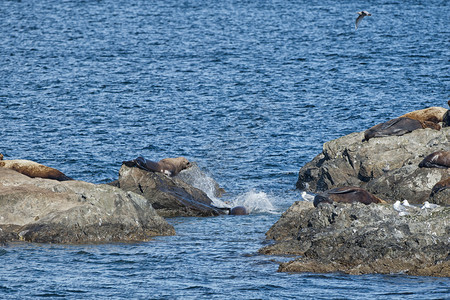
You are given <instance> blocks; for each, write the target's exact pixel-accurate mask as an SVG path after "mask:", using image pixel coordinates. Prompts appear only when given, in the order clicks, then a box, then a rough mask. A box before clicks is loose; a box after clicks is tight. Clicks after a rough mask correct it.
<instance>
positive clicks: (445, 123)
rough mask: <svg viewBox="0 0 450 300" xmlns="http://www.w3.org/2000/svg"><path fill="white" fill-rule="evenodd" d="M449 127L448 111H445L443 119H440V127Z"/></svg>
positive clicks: (449, 113)
mask: <svg viewBox="0 0 450 300" xmlns="http://www.w3.org/2000/svg"><path fill="white" fill-rule="evenodd" d="M447 104H448V106H450V100H448V102H447ZM449 126H450V109H447V112H446V113H445V115H444V117H442V127H449Z"/></svg>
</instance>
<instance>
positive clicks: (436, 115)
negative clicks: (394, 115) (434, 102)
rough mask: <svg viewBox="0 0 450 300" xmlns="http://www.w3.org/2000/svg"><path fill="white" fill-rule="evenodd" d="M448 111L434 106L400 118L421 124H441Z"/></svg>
mask: <svg viewBox="0 0 450 300" xmlns="http://www.w3.org/2000/svg"><path fill="white" fill-rule="evenodd" d="M447 111H448V109H446V108H443V107H436V106H434V107H429V108H425V109H420V110H415V111H412V112H409V113H407V114H404V115H403V116H400V118H410V119H413V120H417V121H420V122H425V121H429V122H433V123H439V122H442V120H443V118H444V115H445V114H446V113H447Z"/></svg>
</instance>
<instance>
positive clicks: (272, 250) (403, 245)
mask: <svg viewBox="0 0 450 300" xmlns="http://www.w3.org/2000/svg"><path fill="white" fill-rule="evenodd" d="M266 236H267V238H268V239H273V240H274V241H275V243H274V244H273V245H270V246H267V247H264V248H262V249H260V253H263V254H276V255H299V256H301V257H298V258H297V259H295V260H293V261H290V262H287V263H282V264H281V265H280V268H279V271H282V272H319V273H328V272H344V273H348V274H366V273H383V274H391V273H401V274H408V275H418V276H446V277H448V276H450V256H449V249H450V207H442V206H441V207H437V208H432V209H421V208H419V207H407V208H405V211H404V212H403V213H401V214H400V213H399V211H397V210H395V209H394V207H393V205H388V204H378V205H377V204H370V205H364V204H361V203H353V204H342V203H337V204H336V203H334V204H328V203H322V204H320V205H319V206H318V207H317V208H314V207H312V203H310V202H304V201H299V202H296V203H294V204H293V205H292V206H291V207H290V208H289V209H288V210H287V211H286V212H285V213H284V214H283V215H282V217H281V218H280V219H279V221H278V222H277V223H275V224H274V225H273V226H272V228H270V230H269V231H268V232H267V233H266Z"/></svg>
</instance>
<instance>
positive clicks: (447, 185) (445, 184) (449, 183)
mask: <svg viewBox="0 0 450 300" xmlns="http://www.w3.org/2000/svg"><path fill="white" fill-rule="evenodd" d="M444 189H450V177H449V178H447V179H444V180H441V181H439V182H438V183H436V184H435V185H434V186H433V188H432V189H431V194H430V197H433V195H434V194H436V193H438V192H440V191H442V190H444Z"/></svg>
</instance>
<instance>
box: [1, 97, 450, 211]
mask: <svg viewBox="0 0 450 300" xmlns="http://www.w3.org/2000/svg"><path fill="white" fill-rule="evenodd" d="M448 104H449V106H450V101H448ZM441 124H442V126H443V127H446V126H450V110H448V109H445V108H442V107H430V108H426V109H422V110H417V111H413V112H410V113H407V114H405V115H403V116H400V117H399V118H396V119H392V120H389V121H387V122H385V123H382V124H378V125H375V126H373V127H371V128H369V129H368V130H366V131H365V132H364V139H365V140H366V141H368V140H369V139H371V138H375V137H384V136H391V135H403V134H406V133H408V132H411V131H413V130H416V129H422V128H433V129H436V130H440V129H441ZM122 164H124V165H126V166H128V167H137V168H140V169H143V170H145V171H147V172H160V173H163V174H166V175H167V176H171V177H172V176H176V175H177V174H178V173H180V172H181V171H182V170H184V169H187V168H189V167H190V166H191V163H190V162H189V160H187V159H186V158H184V157H176V158H165V159H162V160H160V161H158V162H155V161H151V160H148V159H145V158H144V157H142V156H139V157H137V158H136V159H133V160H130V161H124V162H122ZM0 167H3V168H8V169H12V170H15V171H17V172H19V173H22V174H24V175H27V176H29V177H33V178H34V177H40V178H48V179H54V180H59V181H65V180H73V179H72V178H70V177H68V176H66V175H65V174H63V173H62V172H61V171H59V170H57V169H54V168H50V167H47V166H44V165H41V164H39V163H36V162H34V161H30V160H22V159H16V160H3V155H2V154H1V153H0ZM419 167H421V168H422V167H425V168H450V151H437V152H433V153H431V154H430V155H428V156H426V157H425V158H424V159H423V160H422V161H421V162H420V164H419ZM446 188H450V178H447V179H444V180H442V181H440V182H438V183H437V184H436V185H435V186H434V187H433V189H432V192H431V193H432V195H433V194H434V193H437V192H438V191H440V190H442V189H446ZM324 202H325V203H333V202H342V203H352V202H361V203H364V204H371V203H386V202H385V201H384V200H382V199H379V198H377V197H375V196H374V195H372V194H370V193H369V192H367V191H366V190H364V189H362V188H358V187H340V188H334V189H330V190H328V191H326V192H324V193H321V194H318V195H316V196H315V198H314V206H317V205H319V204H320V203H324ZM229 213H230V214H235V215H244V214H248V211H247V210H246V208H245V207H243V206H239V207H235V208H231V209H229Z"/></svg>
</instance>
